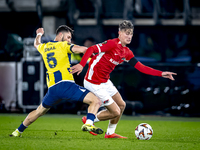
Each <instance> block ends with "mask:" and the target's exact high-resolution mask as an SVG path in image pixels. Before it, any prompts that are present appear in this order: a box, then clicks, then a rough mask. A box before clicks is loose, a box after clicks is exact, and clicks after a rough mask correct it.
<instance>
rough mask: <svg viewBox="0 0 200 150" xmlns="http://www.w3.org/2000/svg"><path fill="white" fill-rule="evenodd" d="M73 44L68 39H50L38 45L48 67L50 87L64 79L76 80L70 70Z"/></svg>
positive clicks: (48, 83) (48, 84)
mask: <svg viewBox="0 0 200 150" xmlns="http://www.w3.org/2000/svg"><path fill="white" fill-rule="evenodd" d="M73 46H74V45H73V44H71V43H68V42H66V41H64V42H57V41H50V42H48V43H44V44H40V45H39V46H38V51H39V52H40V54H41V55H42V57H43V60H44V64H45V66H46V68H47V86H48V87H51V86H53V85H54V84H56V83H58V82H60V81H62V80H70V81H74V78H73V75H72V74H71V73H70V72H69V69H70V66H71V54H72V47H73Z"/></svg>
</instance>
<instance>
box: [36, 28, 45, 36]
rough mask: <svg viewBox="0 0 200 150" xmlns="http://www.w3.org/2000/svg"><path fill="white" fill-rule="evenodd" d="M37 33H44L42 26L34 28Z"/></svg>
mask: <svg viewBox="0 0 200 150" xmlns="http://www.w3.org/2000/svg"><path fill="white" fill-rule="evenodd" d="M38 33H42V35H43V34H44V29H43V28H38V29H37V30H36V34H38Z"/></svg>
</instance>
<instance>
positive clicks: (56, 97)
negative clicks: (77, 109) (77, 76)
mask: <svg viewBox="0 0 200 150" xmlns="http://www.w3.org/2000/svg"><path fill="white" fill-rule="evenodd" d="M89 92H90V91H88V90H87V89H86V88H84V87H81V86H79V85H77V84H75V83H74V82H69V81H63V82H60V83H58V84H56V85H54V86H52V87H50V88H49V89H48V92H47V93H46V95H45V96H44V98H43V101H42V105H43V107H45V108H51V107H52V106H54V105H56V104H58V103H59V102H61V101H63V100H71V101H81V102H83V99H84V98H85V96H86V95H87V94H88V93H89Z"/></svg>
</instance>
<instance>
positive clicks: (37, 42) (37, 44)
mask: <svg viewBox="0 0 200 150" xmlns="http://www.w3.org/2000/svg"><path fill="white" fill-rule="evenodd" d="M41 37H42V35H41V34H37V36H36V38H35V40H34V46H35V48H37V47H38V46H39V45H40V44H41Z"/></svg>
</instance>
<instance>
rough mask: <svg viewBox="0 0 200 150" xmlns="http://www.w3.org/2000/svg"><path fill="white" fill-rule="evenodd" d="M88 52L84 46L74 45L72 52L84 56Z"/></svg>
mask: <svg viewBox="0 0 200 150" xmlns="http://www.w3.org/2000/svg"><path fill="white" fill-rule="evenodd" d="M86 50H87V47H84V46H78V45H74V46H73V47H72V51H73V52H74V53H76V54H78V53H83V54H84V53H85V52H86Z"/></svg>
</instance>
